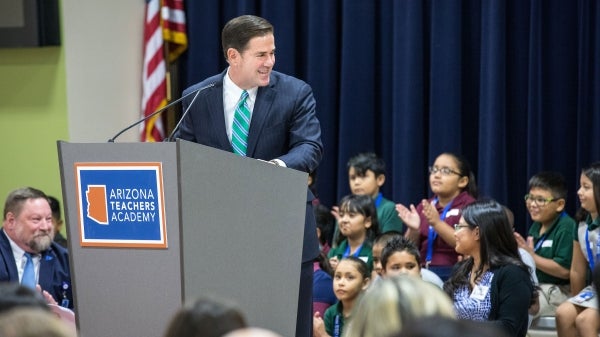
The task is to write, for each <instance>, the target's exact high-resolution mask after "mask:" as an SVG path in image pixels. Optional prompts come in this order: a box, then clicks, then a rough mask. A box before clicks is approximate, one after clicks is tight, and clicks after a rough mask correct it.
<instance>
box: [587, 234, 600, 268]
mask: <svg viewBox="0 0 600 337" xmlns="http://www.w3.org/2000/svg"><path fill="white" fill-rule="evenodd" d="M598 235H600V233H599V234H598ZM585 248H586V249H587V255H588V263H589V264H590V270H594V259H595V258H596V257H595V256H594V253H592V243H591V242H590V229H589V228H586V229H585ZM596 250H598V247H596Z"/></svg>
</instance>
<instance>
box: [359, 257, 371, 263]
mask: <svg viewBox="0 0 600 337" xmlns="http://www.w3.org/2000/svg"><path fill="white" fill-rule="evenodd" d="M358 258H359V259H361V260H363V261H365V263H369V257H368V256H359V257H358Z"/></svg>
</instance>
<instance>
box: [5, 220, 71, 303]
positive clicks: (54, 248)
mask: <svg viewBox="0 0 600 337" xmlns="http://www.w3.org/2000/svg"><path fill="white" fill-rule="evenodd" d="M0 257H1V258H2V260H0V281H2V282H17V283H18V282H19V272H18V270H17V265H16V264H15V258H14V255H13V252H12V248H11V246H10V241H8V237H7V236H6V234H5V233H4V230H1V229H0ZM38 283H39V285H40V286H41V287H42V289H43V290H46V291H47V292H49V293H50V294H51V295H52V297H54V299H55V300H56V301H57V302H58V304H59V305H60V304H62V303H63V300H64V299H66V300H68V305H67V307H69V308H71V309H73V292H72V288H71V274H70V272H69V253H68V252H67V250H66V249H64V248H63V247H61V246H60V245H58V244H56V243H54V242H53V243H52V245H51V246H50V248H48V250H46V251H45V252H43V253H42V258H41V260H40V272H39V281H38ZM64 287H66V289H64Z"/></svg>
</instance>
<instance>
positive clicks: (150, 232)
mask: <svg viewBox="0 0 600 337" xmlns="http://www.w3.org/2000/svg"><path fill="white" fill-rule="evenodd" d="M75 172H76V176H75V183H76V185H77V213H78V215H79V217H78V220H79V221H78V224H79V233H80V237H79V242H80V244H81V246H88V247H147V248H153V247H155V248H166V247H167V240H166V230H165V229H166V224H165V216H164V214H165V211H164V194H163V187H162V185H163V176H162V166H161V163H75Z"/></svg>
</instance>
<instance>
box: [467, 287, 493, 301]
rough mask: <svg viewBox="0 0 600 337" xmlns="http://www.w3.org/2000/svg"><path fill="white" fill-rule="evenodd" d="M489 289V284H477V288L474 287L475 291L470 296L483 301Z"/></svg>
mask: <svg viewBox="0 0 600 337" xmlns="http://www.w3.org/2000/svg"><path fill="white" fill-rule="evenodd" d="M489 290H490V287H488V286H482V285H477V286H475V288H474V289H473V292H472V293H471V296H469V297H470V298H474V299H476V300H478V301H483V300H484V299H485V296H486V295H487V293H488V291H489Z"/></svg>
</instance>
